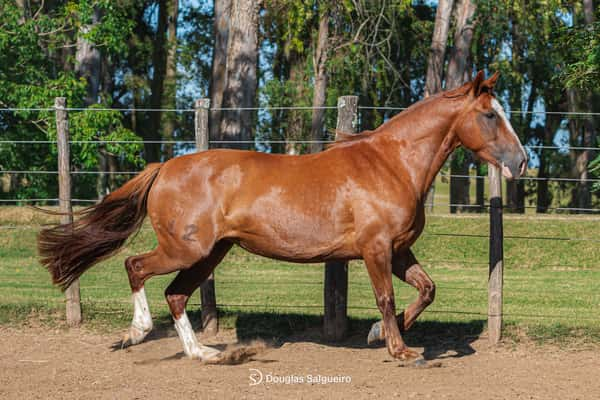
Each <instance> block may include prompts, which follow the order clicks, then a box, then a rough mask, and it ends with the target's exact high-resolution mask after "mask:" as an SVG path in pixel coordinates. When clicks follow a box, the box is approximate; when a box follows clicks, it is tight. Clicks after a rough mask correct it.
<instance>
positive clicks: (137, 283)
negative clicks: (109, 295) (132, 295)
mask: <svg viewBox="0 0 600 400" xmlns="http://www.w3.org/2000/svg"><path fill="white" fill-rule="evenodd" d="M125 270H126V271H127V276H128V278H129V285H130V286H131V290H132V291H133V292H137V291H138V290H140V289H141V288H142V286H144V281H145V278H146V274H144V268H143V264H142V260H141V258H140V257H139V256H132V257H127V259H126V260H125Z"/></svg>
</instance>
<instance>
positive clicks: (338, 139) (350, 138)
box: [326, 82, 471, 149]
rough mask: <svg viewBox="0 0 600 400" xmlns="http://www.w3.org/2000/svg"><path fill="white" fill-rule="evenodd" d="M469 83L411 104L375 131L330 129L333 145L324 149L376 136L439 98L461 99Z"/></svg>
mask: <svg viewBox="0 0 600 400" xmlns="http://www.w3.org/2000/svg"><path fill="white" fill-rule="evenodd" d="M470 83H471V82H468V83H467V84H465V85H463V86H460V87H458V88H456V89H451V90H446V91H444V92H439V93H436V94H434V95H431V96H429V97H426V98H424V99H422V100H419V101H417V102H416V103H414V104H412V105H411V106H410V107H408V108H406V109H405V110H403V111H401V112H399V113H398V114H396V115H394V116H393V117H392V118H390V119H389V120H388V121H386V122H385V123H384V124H382V125H380V126H379V127H378V128H377V129H375V130H372V131H371V130H366V131H362V132H359V133H347V132H342V131H340V130H338V129H331V132H332V133H334V134H335V142H333V143H329V144H328V145H327V146H326V149H331V148H333V147H338V146H340V145H346V144H350V143H354V142H358V141H362V140H365V139H368V138H370V137H371V136H373V135H374V134H377V132H379V129H380V128H381V127H383V126H384V125H386V124H387V123H389V122H391V121H393V120H395V119H397V118H399V117H400V116H406V114H410V112H411V111H413V110H414V109H416V108H417V107H418V106H422V105H423V104H425V103H429V102H431V101H433V100H436V99H440V98H445V99H454V98H459V97H463V96H466V95H467V94H469V90H470V89H471V85H470Z"/></svg>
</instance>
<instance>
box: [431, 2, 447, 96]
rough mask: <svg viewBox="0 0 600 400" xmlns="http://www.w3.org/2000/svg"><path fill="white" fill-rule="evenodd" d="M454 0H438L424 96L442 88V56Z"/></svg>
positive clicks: (444, 53)
mask: <svg viewBox="0 0 600 400" xmlns="http://www.w3.org/2000/svg"><path fill="white" fill-rule="evenodd" d="M453 5H454V0H440V1H439V2H438V6H437V11H436V13H435V26H434V28H433V38H432V39H431V49H430V50H429V57H428V59H427V77H426V80H425V97H427V96H430V95H432V94H435V93H437V92H439V91H441V90H442V80H443V71H444V57H445V55H446V45H447V43H448V29H449V27H450V16H451V15H452V7H453Z"/></svg>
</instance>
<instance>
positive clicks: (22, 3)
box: [17, 0, 31, 24]
mask: <svg viewBox="0 0 600 400" xmlns="http://www.w3.org/2000/svg"><path fill="white" fill-rule="evenodd" d="M17 7H19V8H20V9H21V17H20V18H19V24H24V23H25V21H27V20H28V19H29V18H31V10H30V8H29V1H28V0H17Z"/></svg>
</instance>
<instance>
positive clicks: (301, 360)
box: [0, 327, 600, 400]
mask: <svg viewBox="0 0 600 400" xmlns="http://www.w3.org/2000/svg"><path fill="white" fill-rule="evenodd" d="M119 337H120V335H119V334H118V333H115V334H111V335H107V334H98V333H93V332H89V331H86V330H71V331H66V330H63V329H57V330H48V329H47V328H46V329H44V328H40V327H36V328H31V327H29V328H18V329H17V328H7V327H2V328H0V398H3V399H24V398H27V399H37V398H40V399H48V398H60V399H66V398H86V399H96V398H98V399H114V398H119V399H122V398H143V399H163V398H195V399H207V398H217V399H223V398H225V399H229V398H235V399H240V398H247V399H254V398H256V399H263V398H294V399H296V398H317V399H328V400H332V399H348V398H368V397H375V396H377V397H380V398H385V397H389V396H390V395H391V396H396V397H399V398H409V399H410V398H415V399H423V398H425V399H427V398H431V399H470V398H478V399H485V398H494V399H504V398H511V399H514V398H523V399H561V400H564V399H597V398H599V397H600V349H598V348H587V349H580V350H572V349H570V350H564V349H559V348H557V347H555V346H536V345H533V344H523V343H521V344H514V343H511V344H503V345H501V346H499V347H497V348H490V347H488V345H487V342H486V340H485V338H481V339H478V340H475V341H474V342H472V343H470V344H468V345H465V346H467V347H468V348H463V347H461V346H462V345H461V346H449V345H448V343H445V344H441V345H440V347H439V348H436V347H429V348H426V349H425V354H426V355H427V357H428V358H430V361H429V364H428V366H430V367H432V366H433V368H424V367H414V366H403V367H400V366H401V364H400V363H399V362H397V361H394V360H391V359H390V358H389V357H388V355H387V352H386V350H385V348H383V347H378V348H365V347H362V345H359V342H362V340H363V339H361V338H352V339H350V340H349V341H348V342H346V343H344V344H343V345H340V346H332V345H327V344H323V343H319V342H318V341H316V340H311V339H310V337H311V334H308V335H306V336H305V337H306V338H307V339H306V340H305V341H303V339H302V336H300V337H298V338H294V339H292V340H291V341H289V342H287V343H285V344H283V345H281V346H276V347H273V346H271V347H267V348H266V349H262V350H261V351H260V352H259V353H258V354H257V355H255V356H253V358H252V359H251V360H250V361H247V362H246V363H244V364H241V365H204V364H202V363H200V362H198V361H193V360H188V359H186V358H184V357H183V354H182V352H181V347H180V345H179V341H178V339H177V338H176V337H175V336H174V332H171V331H166V332H159V333H158V334H154V336H153V337H151V338H150V339H151V340H149V341H147V342H145V343H143V344H141V345H139V346H134V347H131V348H128V349H126V350H114V349H113V344H114V343H115V342H116V341H117V339H118V338H119ZM234 342H235V335H234V334H233V333H232V332H226V333H224V334H220V335H219V336H218V337H216V338H214V339H212V340H207V341H206V343H208V344H213V345H219V346H222V347H225V346H226V345H227V344H231V343H234ZM117 347H118V346H117ZM419 350H421V351H423V350H424V349H423V348H420V349H419ZM256 370H258V371H260V373H262V375H263V382H262V383H260V384H257V385H254V386H251V385H250V381H251V378H250V377H251V375H252V377H253V379H255V380H258V379H259V378H258V374H259V372H257V371H256ZM269 375H270V376H271V381H272V380H273V377H275V380H277V381H278V382H281V381H283V382H287V384H286V383H273V382H267V380H268V379H269V378H268V376H269ZM309 376H310V378H309ZM316 376H328V377H338V378H337V379H338V380H342V381H343V380H347V378H345V377H346V376H349V377H350V379H351V382H349V383H329V384H320V383H315V380H316ZM300 380H302V381H303V382H298V381H300ZM309 380H310V381H312V383H311V382H309ZM292 381H295V382H296V383H291V382H292ZM384 396H385V397H384Z"/></svg>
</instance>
